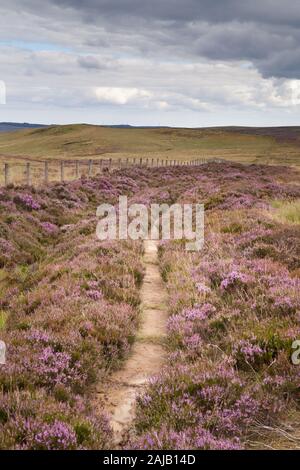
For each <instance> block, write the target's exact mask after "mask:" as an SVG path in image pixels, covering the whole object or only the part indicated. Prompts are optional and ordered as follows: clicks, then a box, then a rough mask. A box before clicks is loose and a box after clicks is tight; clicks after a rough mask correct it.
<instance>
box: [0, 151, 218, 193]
mask: <svg viewBox="0 0 300 470" xmlns="http://www.w3.org/2000/svg"><path fill="white" fill-rule="evenodd" d="M223 161H224V160H222V159H219V158H213V159H209V158H200V159H194V160H165V159H160V158H143V157H132V158H126V159H122V158H118V159H112V158H109V159H97V160H94V159H87V160H58V159H55V160H54V159H52V160H51V159H49V160H26V159H24V161H23V162H22V163H17V162H11V163H7V162H6V163H4V164H3V172H4V182H3V183H4V186H8V185H9V184H12V183H16V182H17V180H18V178H14V177H13V170H14V169H16V168H20V167H21V177H19V180H20V179H21V181H18V183H20V184H27V185H31V184H34V173H36V172H38V176H36V177H35V179H36V180H37V183H41V184H42V183H45V184H48V183H49V182H50V165H52V166H53V164H55V165H56V168H55V173H56V174H55V176H54V177H53V178H52V180H51V182H57V181H60V182H64V181H67V180H68V181H71V180H75V179H78V178H80V177H81V176H83V175H86V176H88V177H92V176H96V175H97V174H101V173H103V172H110V171H114V170H119V169H121V168H130V167H147V168H160V167H166V166H198V165H203V164H204V163H208V162H214V163H221V162H223ZM38 164H39V165H41V166H42V169H39V171H38V168H37V165H38ZM82 168H86V171H81V170H82ZM68 169H69V170H70V169H71V176H70V175H69V177H68V178H66V171H67V170H68ZM52 170H53V168H52ZM57 173H58V175H57Z"/></svg>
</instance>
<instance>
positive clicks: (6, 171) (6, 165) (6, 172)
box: [4, 163, 9, 186]
mask: <svg viewBox="0 0 300 470" xmlns="http://www.w3.org/2000/svg"><path fill="white" fill-rule="evenodd" d="M4 184H5V186H7V185H8V184H9V163H4Z"/></svg>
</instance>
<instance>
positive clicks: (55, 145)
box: [0, 124, 299, 165]
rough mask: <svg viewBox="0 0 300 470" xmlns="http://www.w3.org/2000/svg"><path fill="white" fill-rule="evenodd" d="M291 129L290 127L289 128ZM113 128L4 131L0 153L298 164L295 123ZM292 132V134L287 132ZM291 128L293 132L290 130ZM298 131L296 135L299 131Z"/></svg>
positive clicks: (7, 155)
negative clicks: (281, 128) (280, 127)
mask: <svg viewBox="0 0 300 470" xmlns="http://www.w3.org/2000/svg"><path fill="white" fill-rule="evenodd" d="M289 129H291V131H289ZM259 131H260V132H258V131H257V129H253V130H251V129H247V132H245V129H238V128H237V129H234V128H206V129H204V128H203V129H178V128H129V129H120V128H109V127H102V126H92V125H86V124H74V125H65V126H51V127H49V128H42V129H34V130H32V129H26V130H21V131H17V132H10V133H1V134H0V158H1V160H2V161H4V160H7V159H9V160H12V159H15V161H19V163H21V162H22V158H24V157H28V158H42V159H47V158H59V159H61V158H64V159H74V158H75V159H76V158H85V157H89V158H130V157H145V158H163V159H177V160H190V159H195V158H201V157H203V158H204V157H222V158H225V159H226V158H227V159H231V160H236V161H242V162H248V163H257V162H261V163H285V164H297V165H298V164H299V141H298V140H297V139H296V138H295V132H296V131H295V128H287V130H286V131H285V138H284V139H283V138H280V139H279V138H278V136H277V134H276V132H275V131H274V132H273V133H272V132H271V131H270V129H269V130H266V131H265V133H264V131H263V129H259ZM289 132H290V134H291V135H290V134H289ZM292 132H293V133H292ZM297 135H298V134H297Z"/></svg>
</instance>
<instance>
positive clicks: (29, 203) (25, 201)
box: [14, 193, 41, 211]
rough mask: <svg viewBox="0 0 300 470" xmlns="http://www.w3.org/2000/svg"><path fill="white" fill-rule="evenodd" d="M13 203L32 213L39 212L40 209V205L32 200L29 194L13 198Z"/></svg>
mask: <svg viewBox="0 0 300 470" xmlns="http://www.w3.org/2000/svg"><path fill="white" fill-rule="evenodd" d="M14 202H15V203H16V204H17V205H20V206H21V207H23V208H24V209H27V210H33V211H34V210H39V209H40V208H41V205H40V204H39V203H38V202H37V201H35V200H34V198H33V197H32V195H31V194H26V193H25V194H24V193H22V194H17V195H16V196H15V198H14Z"/></svg>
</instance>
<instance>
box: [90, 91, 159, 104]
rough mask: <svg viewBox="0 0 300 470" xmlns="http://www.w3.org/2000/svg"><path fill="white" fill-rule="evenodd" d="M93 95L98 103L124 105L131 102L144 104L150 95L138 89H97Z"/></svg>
mask: <svg viewBox="0 0 300 470" xmlns="http://www.w3.org/2000/svg"><path fill="white" fill-rule="evenodd" d="M95 95H96V98H97V100H98V101H99V102H100V103H103V102H104V103H112V104H118V105H125V104H127V103H132V102H135V103H136V102H140V101H142V102H145V101H147V100H149V99H150V98H151V96H152V94H151V93H150V92H149V91H147V90H142V89H138V88H117V87H113V88H112V87H97V88H95Z"/></svg>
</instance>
